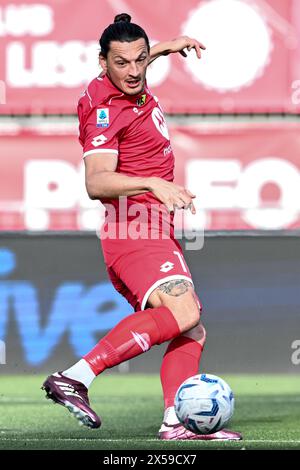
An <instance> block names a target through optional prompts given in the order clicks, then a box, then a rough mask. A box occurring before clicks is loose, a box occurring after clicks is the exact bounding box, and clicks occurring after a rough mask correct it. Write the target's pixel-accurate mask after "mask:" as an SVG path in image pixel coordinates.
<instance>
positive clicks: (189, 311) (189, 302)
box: [166, 295, 200, 333]
mask: <svg viewBox="0 0 300 470" xmlns="http://www.w3.org/2000/svg"><path fill="white" fill-rule="evenodd" d="M166 306H167V307H168V308H169V309H170V310H171V312H172V313H173V315H174V318H175V319H176V321H177V323H178V326H179V329H180V331H181V333H184V332H186V331H189V330H191V329H192V328H195V327H196V326H197V325H198V324H199V321H200V311H199V308H198V305H197V303H196V302H195V299H194V297H193V296H192V295H190V296H186V298H185V299H180V300H177V302H175V303H173V304H172V305H166Z"/></svg>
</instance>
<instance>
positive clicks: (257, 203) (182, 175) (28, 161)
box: [0, 122, 300, 230]
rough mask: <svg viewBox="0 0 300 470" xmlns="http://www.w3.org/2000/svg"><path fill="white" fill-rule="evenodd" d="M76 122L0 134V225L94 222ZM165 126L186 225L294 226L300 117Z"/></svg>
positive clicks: (299, 184) (92, 225) (299, 222)
mask: <svg viewBox="0 0 300 470" xmlns="http://www.w3.org/2000/svg"><path fill="white" fill-rule="evenodd" d="M76 128H77V124H76V123H74V126H73V127H72V126H71V128H70V130H69V132H67V131H66V130H65V129H63V130H62V129H60V127H59V126H56V128H55V127H53V128H52V130H51V129H50V128H48V129H45V128H44V129H42V128H40V129H39V130H38V128H37V127H36V126H34V127H33V128H31V129H24V128H23V130H20V131H18V130H17V129H15V130H13V129H11V132H10V134H9V133H8V132H7V131H6V134H2V135H1V136H0V142H1V155H3V156H4V157H3V158H1V159H0V174H1V185H0V230H14V229H15V230H18V229H28V230H68V229H73V230H78V229H83V230H95V229H97V228H99V224H100V219H99V217H100V211H99V203H98V202H97V201H91V200H89V199H88V197H87V194H86V191H85V187H84V165H83V162H82V156H81V147H80V145H79V143H78V141H77V129H76ZM59 129H60V130H59ZM169 130H170V136H171V142H172V147H173V150H174V153H175V158H176V182H178V183H180V184H183V185H185V186H186V187H187V188H189V189H190V190H191V191H193V192H195V194H196V195H197V198H196V206H197V215H196V216H195V217H194V218H193V220H192V221H191V220H190V219H189V220H187V221H186V226H187V228H188V227H191V228H205V229H215V230H224V229H229V230H237V229H294V228H300V202H299V201H300V157H299V155H300V123H292V122H290V123H282V122H278V123H277V122H270V123H259V122H245V123H241V122H239V123H238V122H234V123H233V122H231V123H226V122H207V123H205V122H202V123H199V124H194V125H178V124H174V123H172V122H170V123H169ZM190 224H192V225H190Z"/></svg>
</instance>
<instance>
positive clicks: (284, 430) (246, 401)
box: [0, 374, 300, 450]
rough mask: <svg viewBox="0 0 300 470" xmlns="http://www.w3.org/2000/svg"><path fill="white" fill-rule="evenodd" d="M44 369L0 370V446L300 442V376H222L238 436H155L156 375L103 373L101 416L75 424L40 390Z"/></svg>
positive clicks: (97, 401) (94, 398)
mask: <svg viewBox="0 0 300 470" xmlns="http://www.w3.org/2000/svg"><path fill="white" fill-rule="evenodd" d="M44 378H45V377H44V376H0V450H3V449H7V450H13V449H19V450H26V449H30V450H33V449H34V450H37V449H40V450H44V449H53V450H54V449H56V450H58V449H65V450H67V449H71V450H75V449H78V450H79V449H80V450H99V449H103V450H116V449H119V450H125V449H126V450H127V449H129V450H133V449H145V450H181V449H185V450H190V449H194V450H195V449H199V450H201V449H236V450H240V449H300V424H299V423H300V393H299V392H300V377H299V376H292V375H282V376H279V375H270V376H268V375H262V376H256V375H248V376H246V375H244V376H242V375H241V376H236V375H235V376H224V379H225V380H226V381H228V383H229V384H230V385H231V387H232V389H233V391H234V394H235V398H236V407H235V413H234V417H233V419H232V421H231V423H230V427H231V428H232V429H234V430H237V431H240V432H242V433H243V436H244V440H243V441H241V442H201V441H198V442H197V441H194V442H193V441H191V442H184V441H181V442H180V441H177V442H174V441H173V442H172V441H170V442H168V441H160V440H158V439H157V438H156V434H157V431H158V428H159V426H160V423H161V419H162V411H163V410H162V394H161V386H160V381H159V377H158V376H157V375H145V376H141V375H128V376H127V375H105V374H104V375H103V376H102V377H99V378H98V379H97V380H96V381H95V382H94V384H93V385H92V388H91V391H90V398H91V403H92V406H93V407H94V408H95V410H96V411H97V412H98V413H99V414H100V416H101V418H102V421H103V424H102V427H101V428H100V429H98V430H92V429H88V428H85V427H80V426H78V424H77V422H76V420H75V419H74V418H73V417H72V416H71V415H70V413H69V412H68V411H67V410H66V409H63V407H61V406H59V405H54V404H52V402H50V400H46V399H45V398H44V392H43V391H42V390H40V386H41V383H42V382H43V380H44Z"/></svg>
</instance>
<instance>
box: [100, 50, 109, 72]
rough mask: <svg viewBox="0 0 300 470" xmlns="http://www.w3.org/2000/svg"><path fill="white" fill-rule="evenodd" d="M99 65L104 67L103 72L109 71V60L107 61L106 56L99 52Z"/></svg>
mask: <svg viewBox="0 0 300 470" xmlns="http://www.w3.org/2000/svg"><path fill="white" fill-rule="evenodd" d="M99 65H100V67H101V68H102V70H103V72H104V73H106V72H107V61H106V58H105V57H103V55H101V53H100V54H99Z"/></svg>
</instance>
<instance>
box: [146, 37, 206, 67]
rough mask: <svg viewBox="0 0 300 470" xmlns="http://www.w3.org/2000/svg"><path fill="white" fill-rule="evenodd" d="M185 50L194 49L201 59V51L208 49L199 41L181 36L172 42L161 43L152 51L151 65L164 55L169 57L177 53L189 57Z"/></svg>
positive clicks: (152, 48) (153, 47)
mask: <svg viewBox="0 0 300 470" xmlns="http://www.w3.org/2000/svg"><path fill="white" fill-rule="evenodd" d="M184 49H187V51H191V50H192V49H194V50H195V53H196V56H197V57H198V59H201V49H202V50H205V49H206V47H205V46H204V45H203V44H202V43H201V42H199V41H198V40H197V39H193V38H190V37H188V36H180V37H179V38H176V39H173V40H171V41H164V42H159V43H157V44H155V45H154V46H152V47H151V49H150V60H149V64H151V63H152V62H153V61H154V60H155V59H157V58H158V57H160V56H162V55H169V54H172V53H175V52H179V54H181V55H182V56H183V57H187V53H186V52H185V50H184Z"/></svg>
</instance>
